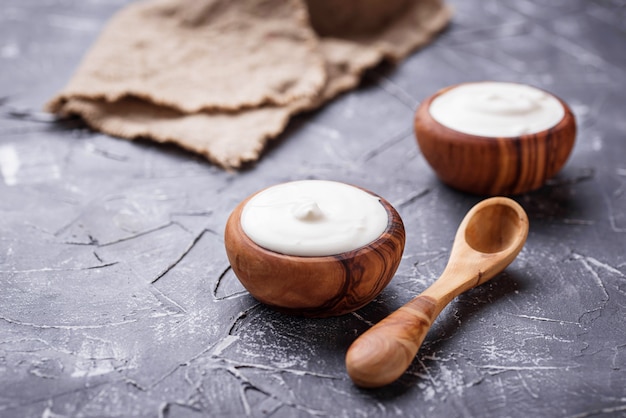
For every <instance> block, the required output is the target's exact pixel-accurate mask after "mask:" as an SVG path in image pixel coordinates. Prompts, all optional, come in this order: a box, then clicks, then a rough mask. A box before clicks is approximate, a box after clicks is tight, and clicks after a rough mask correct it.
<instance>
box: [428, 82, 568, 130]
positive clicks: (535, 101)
mask: <svg viewBox="0 0 626 418" xmlns="http://www.w3.org/2000/svg"><path fill="white" fill-rule="evenodd" d="M429 111H430V115H431V116H432V117H433V119H435V120H436V121H437V122H439V123H440V124H442V125H444V126H446V127H448V128H450V129H454V130H455V131H459V132H463V133H466V134H470V135H479V136H485V137H496V138H497V137H514V136H519V135H525V134H534V133H537V132H541V131H544V130H546V129H550V128H552V127H554V126H555V125H556V124H558V123H559V122H560V121H561V120H562V119H563V117H564V116H565V109H564V108H563V105H562V104H561V102H559V100H558V99H557V98H556V97H554V96H552V95H551V94H548V93H546V92H544V91H542V90H539V89H537V88H535V87H531V86H527V85H524V84H516V83H503V82H481V83H467V84H461V85H459V86H457V87H455V88H453V89H451V90H448V91H447V92H445V93H443V94H441V95H439V96H438V97H436V98H435V99H434V100H433V101H432V103H431V104H430V108H429Z"/></svg>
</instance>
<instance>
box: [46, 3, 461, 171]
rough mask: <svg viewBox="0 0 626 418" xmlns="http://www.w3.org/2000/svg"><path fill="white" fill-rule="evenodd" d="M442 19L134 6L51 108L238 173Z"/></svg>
mask: <svg viewBox="0 0 626 418" xmlns="http://www.w3.org/2000/svg"><path fill="white" fill-rule="evenodd" d="M450 14H451V13H450V9H449V8H447V7H446V6H445V5H444V4H443V0H308V1H306V2H305V1H304V0H148V1H141V2H136V3H133V4H131V5H129V6H127V7H125V8H124V9H122V10H121V11H120V12H118V13H117V15H115V16H114V17H113V18H112V19H111V21H110V22H109V23H108V24H107V26H106V28H105V29H104V31H103V32H102V34H101V35H100V37H99V39H98V40H97V41H96V43H95V44H94V45H93V47H92V48H91V50H90V51H89V52H88V53H87V55H86V56H85V57H84V59H83V61H82V63H81V65H80V66H79V68H78V69H77V71H76V73H75V74H74V76H73V77H72V79H71V80H70V82H69V83H68V85H67V86H66V87H65V88H64V89H63V90H62V91H61V92H60V93H59V94H58V95H57V96H56V97H55V98H53V99H52V100H51V101H50V103H48V105H47V109H48V110H49V111H51V112H54V113H57V114H59V115H61V116H69V115H79V116H80V117H82V118H83V119H84V120H85V121H86V123H87V124H89V125H90V126H91V127H92V128H94V129H96V130H99V131H102V132H105V133H108V134H111V135H114V136H118V137H122V138H128V139H135V138H148V139H152V140H154V141H158V142H172V143H176V144H178V145H180V146H181V147H183V148H186V149H188V150H190V151H193V152H197V153H199V154H202V155H204V156H205V157H206V158H207V159H209V160H210V161H212V162H214V163H215V164H217V165H219V166H221V167H224V168H238V167H240V166H241V165H242V164H243V163H245V162H250V161H255V160H256V159H258V158H259V155H260V153H261V151H262V150H263V148H264V146H265V144H266V142H267V141H268V140H269V139H271V138H274V137H276V136H277V135H279V134H280V133H281V132H282V130H283V129H284V128H285V126H286V125H287V123H288V121H289V118H290V117H291V116H292V115H294V114H295V113H298V112H302V111H305V110H310V109H314V108H316V107H318V106H320V105H321V104H323V103H324V102H326V101H328V100H330V99H332V98H333V97H335V96H336V95H337V94H339V93H341V92H343V91H345V90H348V89H350V88H353V87H355V86H356V85H357V84H358V83H359V81H360V78H361V75H362V73H363V71H364V70H366V69H367V68H370V67H373V66H375V65H377V64H378V63H380V62H381V61H382V60H384V59H387V60H390V61H392V62H397V61H399V60H401V59H402V58H404V57H405V56H407V55H408V54H409V53H410V52H411V51H413V50H415V49H416V48H418V47H420V46H422V45H424V44H426V43H427V42H428V41H430V40H431V39H432V37H433V36H434V35H435V34H436V33H437V32H438V31H440V30H441V29H442V28H443V27H444V26H445V25H446V23H447V22H448V20H449V18H450Z"/></svg>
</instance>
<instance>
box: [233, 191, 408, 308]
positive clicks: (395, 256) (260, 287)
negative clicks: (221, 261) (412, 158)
mask: <svg viewBox="0 0 626 418" xmlns="http://www.w3.org/2000/svg"><path fill="white" fill-rule="evenodd" d="M368 193H370V194H372V195H374V196H376V195H375V194H374V193H371V192H368ZM252 197H254V195H252V196H250V197H248V198H247V199H246V200H244V201H243V202H241V203H240V204H239V205H238V206H237V207H236V208H235V209H234V210H233V212H232V213H231V215H230V217H229V218H228V221H227V223H226V230H225V234H224V241H225V246H226V253H227V255H228V260H229V261H230V264H231V266H232V268H233V271H234V273H235V275H236V276H237V278H238V279H239V280H240V281H241V283H242V284H243V286H244V287H245V288H246V289H247V290H248V291H249V292H250V294H251V295H252V296H254V297H255V298H256V299H257V300H258V301H260V302H262V303H264V304H266V305H269V306H271V307H273V308H275V309H276V310H278V311H281V312H284V313H288V314H294V315H301V316H306V317H318V318H320V317H328V316H336V315H343V314H346V313H349V312H352V311H355V310H357V309H359V308H361V307H362V306H364V305H366V304H367V303H369V302H370V301H372V299H374V298H375V297H376V296H377V295H378V294H379V293H380V292H381V291H382V290H383V289H384V288H385V286H387V284H388V283H389V281H391V278H392V277H393V275H394V273H395V272H396V270H397V268H398V265H399V264H400V260H401V258H402V252H403V251H404V243H405V232H404V224H403V223H402V219H401V218H400V215H399V214H398V212H396V210H395V209H394V208H393V207H392V206H391V204H389V203H388V202H387V201H386V200H384V199H382V198H380V197H379V196H376V197H378V198H379V199H380V202H381V204H382V205H383V207H384V208H385V210H386V211H387V214H388V223H387V227H386V229H385V231H384V232H383V233H382V234H381V235H380V236H379V237H378V238H377V239H376V240H374V241H373V242H371V243H370V244H368V245H366V246H363V247H360V248H357V249H355V250H352V251H349V252H345V253H341V254H337V255H331V256H313V257H308V256H293V255H285V254H281V253H278V252H275V251H271V250H267V249H265V248H262V247H260V246H259V245H258V244H256V243H255V242H253V241H252V240H251V239H250V238H249V237H248V236H247V235H246V234H245V232H244V231H243V229H242V226H241V213H242V211H243V208H244V206H245V205H246V203H247V202H248V201H249V200H250V199H251V198H252Z"/></svg>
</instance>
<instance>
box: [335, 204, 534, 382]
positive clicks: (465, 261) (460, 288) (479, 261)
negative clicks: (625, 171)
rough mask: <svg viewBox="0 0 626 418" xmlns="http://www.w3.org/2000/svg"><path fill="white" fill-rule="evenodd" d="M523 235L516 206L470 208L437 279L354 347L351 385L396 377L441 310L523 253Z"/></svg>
mask: <svg viewBox="0 0 626 418" xmlns="http://www.w3.org/2000/svg"><path fill="white" fill-rule="evenodd" d="M527 236H528V216H527V215H526V212H524V209H522V207H521V206H520V205H519V204H517V203H516V202H515V201H513V200H511V199H508V198H505V197H494V198H491V199H487V200H484V201H482V202H480V203H478V204H477V205H476V206H474V207H473V208H472V209H471V210H470V211H469V212H468V213H467V215H465V218H464V219H463V221H462V222H461V225H460V226H459V228H458V230H457V233H456V237H455V239H454V244H453V246H452V251H451V253H450V259H449V260H448V264H447V266H446V268H445V269H444V272H443V273H442V275H441V276H440V277H439V279H437V280H436V281H435V282H434V283H433V284H432V285H431V286H430V287H429V288H428V289H426V290H425V291H424V292H422V293H421V294H420V295H419V296H417V297H415V298H414V299H412V300H411V301H409V302H408V303H407V304H405V305H404V306H402V307H401V308H400V309H398V310H397V311H395V312H394V313H392V314H391V315H389V316H388V317H387V318H385V319H383V320H382V321H381V322H379V323H378V324H376V325H375V326H374V327H372V328H370V329H369V330H368V331H366V332H365V333H364V334H363V335H361V336H360V337H359V338H357V339H356V340H355V341H354V342H353V343H352V345H351V346H350V348H349V349H348V352H347V354H346V368H347V370H348V374H349V375H350V378H351V379H352V380H353V382H354V383H355V384H356V385H357V386H361V387H370V388H371V387H380V386H384V385H386V384H389V383H391V382H393V381H394V380H396V379H397V378H398V377H400V376H401V375H402V374H403V373H404V372H405V371H406V369H407V368H408V367H409V365H410V364H411V362H412V361H413V359H414V358H415V355H416V354H417V351H418V349H419V347H420V346H421V344H422V341H423V340H424V337H425V336H426V333H427V332H428V330H429V329H430V327H431V325H432V323H433V322H434V320H435V318H436V317H437V316H438V315H439V313H440V312H441V311H442V310H443V308H444V307H445V306H446V305H447V304H448V303H450V301H451V300H452V299H454V298H455V297H457V296H458V295H460V294H461V293H463V292H465V291H467V290H469V289H471V288H473V287H475V286H478V285H480V284H483V283H485V282H486V281H488V280H490V279H491V278H493V277H494V276H496V275H497V274H498V273H500V272H501V271H502V270H504V269H505V268H506V267H507V266H508V265H509V264H510V263H511V262H512V261H513V260H514V259H515V257H517V255H518V254H519V252H520V251H521V250H522V247H523V246H524V243H525V242H526V238H527Z"/></svg>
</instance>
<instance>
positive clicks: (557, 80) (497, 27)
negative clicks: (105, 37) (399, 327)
mask: <svg viewBox="0 0 626 418" xmlns="http://www.w3.org/2000/svg"><path fill="white" fill-rule="evenodd" d="M124 3H125V1H122V0H88V1H78V0H47V1H43V0H40V1H37V0H2V7H0V174H1V175H0V416H2V417H21V416H25V417H39V416H41V417H46V418H53V417H54V418H57V417H66V416H81V417H96V416H125V417H126V416H146V417H157V416H159V417H164V416H172V417H181V416H182V417H196V416H198V417H199V416H246V415H248V416H273V417H292V416H303V417H308V416H332V417H341V416H346V417H347V416H350V417H353V416H355V417H359V416H370V415H371V416H440V417H452V416H479V415H480V416H487V417H504V416H511V417H528V416H533V417H552V416H565V417H594V416H626V389H625V388H626V331H625V323H626V322H625V319H626V142H625V137H626V118H625V117H624V109H625V108H626V107H625V106H626V99H625V98H624V93H625V91H624V86H626V53H624V51H625V50H626V4H625V3H624V1H620V0H614V1H608V0H607V1H600V0H593V1H592V0H507V1H496V0H493V1H491V0H484V1H479V0H455V1H453V2H451V3H453V4H454V5H455V7H456V15H455V18H454V23H453V24H452V26H451V27H450V29H449V30H448V31H447V32H446V33H445V34H444V35H443V36H441V37H440V38H439V39H438V40H437V41H436V42H435V43H434V44H432V45H431V46H429V47H427V48H426V49H424V50H422V51H420V52H418V53H417V54H415V55H413V56H412V57H410V58H409V59H408V60H407V61H406V62H404V63H402V64H401V65H400V66H399V67H397V68H395V69H393V68H386V67H383V68H378V69H376V70H375V71H372V72H370V73H368V75H367V77H366V80H365V82H364V83H363V85H362V86H361V88H359V89H358V90H356V91H354V92H352V93H349V94H345V95H343V96H341V97H340V98H338V99H337V100H335V101H334V102H332V103H331V104H329V105H328V106H326V107H324V108H323V109H321V110H319V111H317V112H315V113H312V114H307V115H303V116H301V117H298V118H297V119H296V120H295V121H294V122H293V123H292V124H291V125H290V126H289V129H288V130H287V132H286V133H285V134H284V135H282V136H281V138H280V139H278V140H277V141H275V143H274V145H273V146H272V147H271V149H270V150H269V151H268V152H267V153H266V154H265V156H264V158H263V159H262V160H261V161H260V162H259V163H258V164H257V165H256V166H255V167H253V168H251V169H249V170H247V171H245V172H241V173H226V172H224V171H221V170H219V169H216V168H215V167H212V166H211V165H209V164H207V163H206V162H205V161H203V160H202V159H200V158H198V157H196V156H194V155H192V154H189V153H186V152H183V151H180V150H178V149H176V148H174V147H169V146H159V145H154V144H152V143H147V142H136V143H131V142H128V141H124V140H118V139H114V138H110V137H107V136H104V135H100V134H97V133H94V132H91V131H89V130H88V129H86V128H85V127H84V125H82V124H81V123H80V122H79V121H68V122H63V123H57V122H54V121H53V120H52V119H51V118H50V117H49V116H48V115H46V114H43V113H40V111H39V109H40V108H41V106H42V104H43V103H44V101H45V100H46V99H48V98H49V97H50V96H52V94H53V93H54V92H55V91H57V90H58V89H60V88H61V87H62V86H63V84H64V83H65V82H66V81H67V80H68V78H69V77H70V75H71V73H72V71H73V69H74V68H75V67H76V65H77V64H78V62H79V60H80V58H81V57H82V55H83V53H84V52H85V50H86V49H87V48H88V46H89V45H90V44H91V43H92V41H93V40H94V38H95V37H96V36H97V34H98V32H99V30H100V29H101V28H102V26H103V24H104V23H105V22H106V19H107V18H108V17H109V16H110V15H111V14H112V13H113V12H114V11H115V10H116V9H118V8H119V7H121V6H122V5H123V4H124ZM484 79H495V80H511V81H521V82H527V83H530V84H534V85H537V86H539V87H543V88H545V89H548V90H550V91H552V92H554V93H556V94H557V95H559V96H561V97H562V98H563V99H565V100H566V101H567V102H568V103H570V104H571V106H572V107H573V109H574V112H575V114H576V116H577V118H578V122H579V129H580V131H579V135H578V140H577V144H576V147H575V150H574V152H573V154H572V156H571V158H570V160H569V162H568V164H567V166H566V167H565V169H564V170H563V171H562V172H561V174H560V175H559V176H558V177H557V178H555V179H553V180H552V181H550V182H549V184H548V185H547V186H545V187H544V188H543V189H541V190H539V191H537V192H535V193H531V194H528V195H524V196H519V197H517V198H516V199H517V200H518V201H519V202H520V203H521V204H522V205H523V206H524V208H525V209H526V210H527V211H528V213H529V216H530V218H531V231H530V236H529V239H528V243H527V245H526V247H525V249H524V250H523V251H522V253H521V255H520V256H519V258H518V259H517V260H516V261H515V262H514V263H513V264H512V265H511V266H510V267H509V268H508V269H507V271H506V272H505V273H503V274H501V275H500V276H499V277H497V278H496V279H494V280H493V281H492V282H490V283H488V284H486V285H483V286H482V287H480V288H477V289H474V290H473V291H470V292H468V293H467V294H465V295H463V296H461V297H460V298H458V299H457V300H455V301H454V302H453V303H452V304H451V305H450V306H449V307H448V308H447V309H446V310H445V311H444V312H443V313H442V316H441V317H440V318H439V320H438V322H437V323H436V325H435V326H434V328H433V329H432V331H431V333H430V334H429V335H428V337H427V339H426V342H425V345H424V346H423V348H422V350H421V351H420V353H419V354H418V356H417V358H416V360H415V362H414V363H413V364H412V366H411V367H410V369H409V370H408V372H407V373H406V374H405V375H404V376H403V377H402V378H401V379H400V380H399V381H398V382H396V383H394V384H393V385H391V386H389V387H386V388H383V389H379V390H360V389H357V388H356V387H354V386H353V385H352V383H351V382H350V380H349V379H348V377H347V375H346V374H345V371H344V366H343V359H344V354H345V351H346V349H347V347H348V345H349V344H350V343H351V342H352V341H353V340H354V338H355V337H356V336H357V335H359V334H360V333H361V332H363V331H364V330H365V329H367V328H368V327H369V326H370V325H371V324H372V323H375V322H376V321H378V320H380V319H381V318H382V317H383V316H385V315H386V314H387V313H388V312H390V311H392V310H394V309H396V308H397V307H399V306H401V305H402V304H403V303H404V302H406V301H408V300H409V299H410V298H411V297H412V296H414V295H416V294H417V293H419V292H420V291H421V290H423V289H424V288H425V287H426V286H427V285H429V284H430V283H431V282H432V281H433V280H435V279H436V277H437V276H438V274H439V273H440V272H441V271H442V270H443V267H444V265H445V263H446V259H447V254H448V251H449V249H450V246H451V243H452V237H453V235H454V231H455V230H456V227H457V225H458V223H459V222H460V220H461V218H462V216H463V215H464V213H465V212H466V211H467V210H468V209H469V208H470V207H471V206H472V205H473V204H474V203H476V202H477V201H478V200H479V198H477V197H474V196H469V195H465V194H461V193H458V192H455V191H453V190H451V189H449V188H447V187H445V186H443V185H442V184H440V183H439V182H438V181H437V180H436V179H435V178H434V175H433V174H432V172H431V171H430V169H429V168H428V166H427V165H426V163H425V161H424V159H423V157H422V156H421V155H420V153H419V151H418V149H417V147H416V145H415V142H414V138H413V133H412V115H413V111H414V109H415V107H416V105H417V104H418V103H419V101H420V100H422V99H423V98H425V97H426V96H427V95H429V94H431V93H433V92H435V91H436V90H438V89H439V88H441V87H444V86H446V85H449V84H453V83H457V82H460V81H466V80H484ZM303 178H319V179H334V180H340V181H345V182H349V183H354V184H358V185H360V186H362V187H365V188H368V189H370V190H372V191H374V192H376V193H378V194H380V195H382V196H384V197H385V198H386V199H388V200H389V201H390V202H391V203H393V204H394V205H395V206H396V208H397V209H398V211H399V212H400V214H401V215H402V217H403V219H404V221H405V225H406V227H407V233H408V235H407V247H406V250H405V255H404V259H403V262H402V264H401V266H400V269H399V271H398V273H397V275H396V277H395V278H394V280H393V281H392V283H391V285H390V286H389V287H388V288H387V289H386V290H385V291H384V292H383V293H382V294H381V295H380V297H378V298H377V299H376V300H375V301H374V302H373V303H371V304H370V305H368V306H367V307H365V308H363V309H361V310H360V311H358V312H356V313H354V314H350V315H346V316H343V317H339V318H332V319H325V320H308V319H301V318H293V317H287V316H284V315H280V314H277V313H274V312H272V311H271V310H268V309H267V308H265V307H264V306H260V305H259V304H258V303H256V302H255V300H254V299H252V298H251V297H250V296H249V295H248V294H247V293H246V292H245V291H244V290H243V289H242V287H241V286H240V285H239V284H238V282H237V280H236V278H235V277H234V276H233V275H232V273H231V271H230V270H229V266H228V261H227V259H226V256H225V252H224V249H223V240H222V231H223V228H224V223H225V220H226V218H227V216H228V214H229V213H230V211H231V210H232V208H233V207H234V206H235V205H236V203H238V202H239V201H240V200H241V199H243V198H244V197H246V196H247V195H249V194H250V193H252V192H254V191H256V190H257V189H259V188H261V187H265V186H267V185H270V184H274V183H278V182H283V181H288V180H295V179H303Z"/></svg>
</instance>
